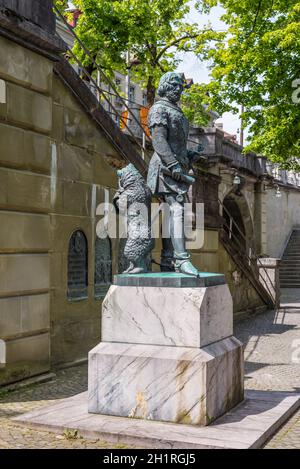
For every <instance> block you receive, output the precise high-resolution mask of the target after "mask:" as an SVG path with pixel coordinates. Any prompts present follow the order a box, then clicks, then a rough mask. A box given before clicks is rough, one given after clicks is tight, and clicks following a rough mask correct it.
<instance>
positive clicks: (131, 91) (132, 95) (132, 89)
mask: <svg viewBox="0 0 300 469" xmlns="http://www.w3.org/2000/svg"><path fill="white" fill-rule="evenodd" d="M129 101H133V102H134V101H135V87H134V86H130V87H129ZM130 104H133V103H130Z"/></svg>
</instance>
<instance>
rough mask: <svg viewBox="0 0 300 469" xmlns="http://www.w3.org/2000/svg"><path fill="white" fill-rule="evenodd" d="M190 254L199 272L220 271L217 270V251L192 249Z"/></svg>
mask: <svg viewBox="0 0 300 469" xmlns="http://www.w3.org/2000/svg"><path fill="white" fill-rule="evenodd" d="M191 254H192V261H193V263H194V265H195V267H196V268H197V269H198V270H200V271H201V272H216V273H218V272H222V271H220V270H219V260H218V255H217V253H210V252H194V251H192V252H191Z"/></svg>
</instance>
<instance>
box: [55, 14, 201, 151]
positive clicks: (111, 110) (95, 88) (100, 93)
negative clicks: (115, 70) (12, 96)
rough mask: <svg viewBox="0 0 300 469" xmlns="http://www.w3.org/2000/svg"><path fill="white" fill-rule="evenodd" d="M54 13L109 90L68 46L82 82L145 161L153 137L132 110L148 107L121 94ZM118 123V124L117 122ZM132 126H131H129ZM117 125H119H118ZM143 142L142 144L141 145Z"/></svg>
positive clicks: (189, 141) (88, 52) (75, 36)
mask: <svg viewBox="0 0 300 469" xmlns="http://www.w3.org/2000/svg"><path fill="white" fill-rule="evenodd" d="M53 8H54V11H55V13H56V15H57V17H58V18H59V19H60V20H61V21H62V22H63V24H64V25H65V26H66V27H67V28H68V30H69V31H70V33H71V35H72V36H73V38H74V41H77V43H78V45H79V46H80V47H81V49H82V50H83V51H84V53H85V54H86V55H87V56H88V57H89V59H90V61H91V63H92V64H93V66H94V67H95V70H97V72H98V73H99V74H100V77H101V78H103V81H104V82H105V83H106V84H107V86H108V88H109V89H105V88H102V87H101V86H100V85H99V83H98V81H96V79H95V78H94V77H93V76H92V75H91V73H89V72H88V71H87V69H86V67H84V65H83V64H82V62H81V61H80V59H79V58H78V57H77V56H76V55H75V54H74V52H73V50H72V49H71V48H70V47H69V46H67V54H69V56H70V57H71V58H72V59H73V60H74V61H75V62H76V64H77V65H78V68H79V70H80V72H81V74H82V77H81V78H82V81H84V82H85V85H86V86H88V87H89V88H90V89H91V91H92V92H93V94H94V95H95V96H96V97H97V99H98V101H99V103H100V104H101V97H102V98H103V100H104V101H105V102H106V103H107V105H108V110H106V112H107V113H108V114H109V115H110V116H111V117H115V118H117V119H118V121H119V122H121V123H122V127H123V128H124V129H125V130H126V131H127V132H128V133H129V134H130V136H131V137H132V138H133V140H134V142H135V144H136V145H137V147H138V148H139V149H140V151H141V156H142V158H143V159H144V156H145V151H146V145H147V142H151V141H152V139H151V135H150V134H149V131H148V128H147V129H146V128H145V127H146V126H145V124H142V123H141V121H140V120H139V119H138V118H137V116H136V114H135V113H134V112H133V110H132V107H131V105H132V106H134V107H135V109H142V108H147V106H145V105H143V104H141V103H138V102H137V101H134V100H132V99H130V98H129V97H126V98H124V97H123V96H122V94H121V93H120V92H119V90H118V87H117V85H116V84H115V83H114V82H113V81H112V80H111V79H110V78H109V77H108V75H107V74H106V73H105V72H104V71H103V69H102V67H101V66H100V65H99V64H98V63H97V62H96V60H95V59H94V57H93V56H92V54H91V53H90V51H89V50H88V49H87V47H86V46H85V45H84V43H83V42H82V41H81V39H80V38H79V37H78V35H77V34H76V32H75V31H74V28H73V27H72V26H70V24H69V23H68V21H67V20H66V18H65V17H64V15H63V14H62V13H61V12H60V11H59V9H58V8H57V7H56V6H55V5H53ZM56 34H57V35H58V36H59V37H60V38H61V39H63V38H62V37H61V36H60V35H59V34H58V32H57V31H56ZM83 77H86V78H87V79H88V82H87V80H84V78H83ZM111 90H112V91H111ZM111 98H116V99H117V100H118V102H119V103H120V105H121V107H122V109H118V108H117V107H116V106H115V104H113V102H112V99H111ZM126 111H127V112H128V115H127V116H124V112H126ZM115 123H116V122H115ZM129 124H130V125H129ZM132 124H135V125H136V127H137V128H138V129H139V133H140V135H141V136H142V138H141V141H140V140H139V137H137V135H136V133H135V132H134V130H132V128H131V125H132ZM116 125H117V124H116ZM187 141H188V143H191V144H197V145H199V141H195V140H192V139H190V138H188V139H187ZM141 142H142V143H141Z"/></svg>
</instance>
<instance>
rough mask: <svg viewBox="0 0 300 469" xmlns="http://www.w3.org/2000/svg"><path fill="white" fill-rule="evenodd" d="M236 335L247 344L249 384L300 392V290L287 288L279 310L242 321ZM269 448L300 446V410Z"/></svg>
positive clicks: (246, 367) (269, 443) (246, 369)
mask: <svg viewBox="0 0 300 469" xmlns="http://www.w3.org/2000/svg"><path fill="white" fill-rule="evenodd" d="M235 335H236V337H238V338H239V339H240V340H241V341H242V342H243V343H244V344H245V387H246V389H259V390H266V391H267V390H271V391H293V392H300V366H299V365H300V290H297V289H292V290H283V292H282V297H281V308H280V310H279V311H277V312H274V311H269V312H267V313H265V314H262V315H258V316H256V317H254V318H251V319H247V320H244V321H241V322H239V323H237V324H236V326H235ZM266 448H280V449H283V448H285V449H288V448H291V449H296V448H298V449H300V410H299V411H298V412H297V413H296V414H295V415H294V416H293V417H292V418H291V419H290V420H289V421H288V423H286V424H285V425H284V426H283V427H282V428H281V429H280V430H279V431H278V432H277V434H276V435H275V436H274V437H273V438H272V439H271V440H270V441H269V442H268V443H267V445H266Z"/></svg>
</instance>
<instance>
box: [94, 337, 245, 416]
mask: <svg viewBox="0 0 300 469" xmlns="http://www.w3.org/2000/svg"><path fill="white" fill-rule="evenodd" d="M242 399H243V350H242V345H241V343H240V342H239V341H238V340H237V339H236V338H234V337H230V338H227V339H223V340H222V341H220V342H217V343H215V344H212V345H210V346H208V347H204V348H202V349H197V348H189V347H170V346H157V345H141V344H136V345H130V344H126V343H104V342H102V343H100V344H99V345H98V346H96V347H95V348H94V349H93V350H92V351H91V352H90V353H89V397H88V406H89V412H92V413H99V414H105V415H117V416H123V417H133V418H143V419H149V420H161V421H167V422H174V423H188V424H196V425H207V424H209V423H210V422H212V421H213V420H215V419H216V418H217V417H219V416H220V415H222V414H224V413H225V412H226V411H228V410H230V409H231V408H232V407H233V406H235V405H236V404H237V403H238V402H240V401H241V400H242Z"/></svg>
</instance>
